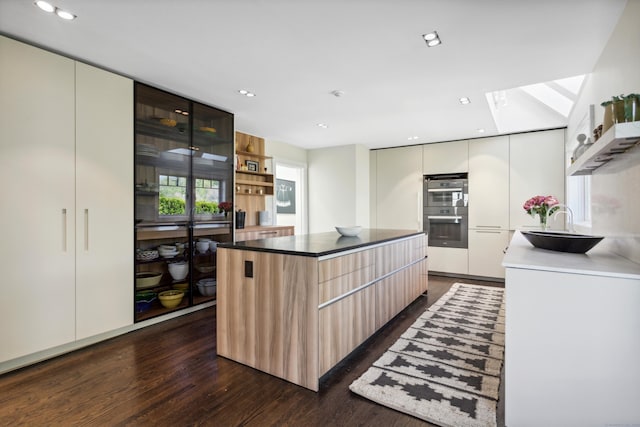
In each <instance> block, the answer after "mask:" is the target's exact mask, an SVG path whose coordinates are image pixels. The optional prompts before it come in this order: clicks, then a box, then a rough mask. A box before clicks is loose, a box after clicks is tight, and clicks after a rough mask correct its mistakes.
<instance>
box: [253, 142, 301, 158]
mask: <svg viewBox="0 0 640 427" xmlns="http://www.w3.org/2000/svg"><path fill="white" fill-rule="evenodd" d="M264 151H265V154H266V155H267V156H271V157H273V158H274V160H278V161H282V162H285V163H286V162H289V163H298V164H307V150H305V149H304V148H300V147H296V146H295V145H291V144H287V143H286V142H279V141H266V142H265V144H264Z"/></svg>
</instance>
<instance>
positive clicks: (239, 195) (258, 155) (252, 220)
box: [234, 132, 274, 227]
mask: <svg viewBox="0 0 640 427" xmlns="http://www.w3.org/2000/svg"><path fill="white" fill-rule="evenodd" d="M249 145H251V148H252V151H248V150H247V147H248V146H249ZM264 152H265V150H264V138H260V137H257V136H253V135H248V134H245V133H241V132H236V158H237V159H236V162H237V163H236V171H235V191H236V200H235V206H234V208H235V210H238V209H241V210H243V211H245V212H246V213H247V216H246V219H245V226H246V227H249V226H256V225H258V218H257V212H258V211H263V210H265V206H266V203H265V197H264V196H272V195H273V192H274V178H273V173H272V172H273V165H272V161H271V160H272V158H271V157H270V156H267V155H265V154H264ZM247 162H249V163H247ZM251 162H253V163H251ZM251 165H253V166H254V167H255V170H249V167H250V166H251Z"/></svg>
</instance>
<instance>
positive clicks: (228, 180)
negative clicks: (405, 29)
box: [192, 103, 234, 303]
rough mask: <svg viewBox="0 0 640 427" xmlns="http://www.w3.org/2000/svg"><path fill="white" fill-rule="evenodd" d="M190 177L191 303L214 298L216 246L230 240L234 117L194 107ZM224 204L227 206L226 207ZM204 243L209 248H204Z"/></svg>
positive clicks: (231, 236) (200, 105) (204, 106)
mask: <svg viewBox="0 0 640 427" xmlns="http://www.w3.org/2000/svg"><path fill="white" fill-rule="evenodd" d="M192 119H193V121H192V123H193V129H192V135H193V139H192V142H193V145H192V148H193V152H192V156H193V157H192V177H193V194H194V198H193V199H194V204H195V209H194V211H193V237H194V244H195V245H196V251H195V252H194V259H193V264H194V271H193V278H194V279H193V281H194V285H195V289H194V294H193V295H194V302H196V303H197V302H201V301H206V300H210V299H213V297H214V296H215V287H216V286H215V283H216V282H215V278H216V270H215V267H216V250H217V243H218V242H230V241H232V240H233V234H232V233H233V220H232V215H231V214H232V212H229V213H226V212H225V211H224V207H225V206H226V207H227V210H229V208H228V206H229V205H232V204H233V159H234V157H233V153H234V146H233V144H234V140H233V135H234V130H233V116H232V115H230V114H229V113H226V112H223V111H220V110H217V109H215V108H211V107H208V106H206V105H202V104H198V103H194V104H193V118H192ZM225 202H226V203H225ZM207 242H208V243H209V248H208V249H207V248H206V245H207Z"/></svg>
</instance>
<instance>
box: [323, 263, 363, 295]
mask: <svg viewBox="0 0 640 427" xmlns="http://www.w3.org/2000/svg"><path fill="white" fill-rule="evenodd" d="M374 273H375V268H374V266H373V264H370V265H367V266H364V267H362V268H359V269H357V270H354V271H351V272H348V273H346V274H343V275H341V276H337V277H334V278H333V279H330V280H327V281H325V282H322V283H320V289H319V292H320V294H319V300H318V303H319V304H320V305H321V304H324V303H325V302H327V301H330V300H332V299H334V298H338V297H340V296H341V295H345V294H346V293H348V292H351V291H353V290H354V289H357V288H358V287H360V286H363V285H366V284H367V283H370V282H372V281H373V279H374Z"/></svg>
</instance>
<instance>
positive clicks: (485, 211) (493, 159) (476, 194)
mask: <svg viewBox="0 0 640 427" xmlns="http://www.w3.org/2000/svg"><path fill="white" fill-rule="evenodd" d="M469 228H473V229H475V228H478V229H493V230H508V229H509V137H508V136H498V137H493V138H483V139H478V140H474V141H471V142H470V143H469Z"/></svg>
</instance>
